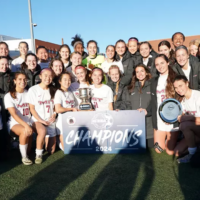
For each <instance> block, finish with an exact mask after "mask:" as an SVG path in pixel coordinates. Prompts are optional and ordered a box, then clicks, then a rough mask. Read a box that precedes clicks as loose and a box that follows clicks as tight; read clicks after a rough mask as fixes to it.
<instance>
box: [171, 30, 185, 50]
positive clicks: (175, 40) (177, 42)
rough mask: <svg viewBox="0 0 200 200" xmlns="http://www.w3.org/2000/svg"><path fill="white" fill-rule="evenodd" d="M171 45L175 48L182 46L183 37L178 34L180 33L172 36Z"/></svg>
mask: <svg viewBox="0 0 200 200" xmlns="http://www.w3.org/2000/svg"><path fill="white" fill-rule="evenodd" d="M172 43H173V45H174V47H175V48H176V47H179V46H181V45H183V43H184V38H183V35H182V34H180V33H177V34H176V35H175V36H174V38H173V41H172Z"/></svg>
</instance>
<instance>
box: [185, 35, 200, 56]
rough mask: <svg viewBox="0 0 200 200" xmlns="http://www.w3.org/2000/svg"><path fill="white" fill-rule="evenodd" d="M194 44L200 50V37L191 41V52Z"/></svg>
mask: <svg viewBox="0 0 200 200" xmlns="http://www.w3.org/2000/svg"><path fill="white" fill-rule="evenodd" d="M192 45H195V46H196V47H197V49H198V51H199V45H200V39H195V40H191V41H190V43H189V48H188V50H189V53H191V52H190V46H192ZM197 54H198V52H197Z"/></svg>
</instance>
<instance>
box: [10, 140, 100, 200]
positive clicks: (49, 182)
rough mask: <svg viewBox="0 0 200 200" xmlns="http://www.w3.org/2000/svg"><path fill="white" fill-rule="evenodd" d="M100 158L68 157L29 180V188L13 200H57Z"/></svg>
mask: <svg viewBox="0 0 200 200" xmlns="http://www.w3.org/2000/svg"><path fill="white" fill-rule="evenodd" d="M93 144H94V145H95V141H93ZM96 146H97V144H96ZM72 148H73V147H72ZM69 154H70V153H69ZM100 157H101V154H98V155H66V156H64V157H63V158H61V159H59V160H56V161H55V162H54V163H52V164H51V165H50V166H48V167H46V168H45V169H43V170H41V171H40V172H39V173H37V174H36V175H35V176H34V177H33V178H32V179H30V180H28V181H29V186H28V187H27V188H26V189H25V190H24V191H22V192H21V193H19V194H18V195H16V196H15V197H14V198H12V199H13V200H17V199H18V200H21V199H29V200H36V199H42V200H43V199H48V200H51V199H56V198H57V197H58V196H59V193H61V192H62V191H63V190H64V189H65V188H66V187H67V186H68V185H69V184H70V183H72V182H73V181H74V180H76V179H78V178H79V177H80V176H81V175H83V174H84V173H85V172H86V171H87V170H88V169H89V168H90V167H91V166H92V165H93V164H94V163H95V162H96V161H97V160H98V159H99V158H100ZM74 195H76V194H74Z"/></svg>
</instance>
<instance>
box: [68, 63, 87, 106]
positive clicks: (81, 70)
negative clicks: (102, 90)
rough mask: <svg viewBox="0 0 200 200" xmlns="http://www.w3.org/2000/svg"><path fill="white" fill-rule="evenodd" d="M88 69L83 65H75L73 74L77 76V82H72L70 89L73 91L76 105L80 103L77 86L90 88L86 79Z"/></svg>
mask: <svg viewBox="0 0 200 200" xmlns="http://www.w3.org/2000/svg"><path fill="white" fill-rule="evenodd" d="M87 72H88V70H87V69H86V68H85V67H83V66H82V65H78V66H76V67H75V75H76V77H77V80H78V81H77V82H73V83H72V84H71V85H70V88H69V89H70V91H72V92H73V94H74V97H75V101H76V105H77V106H79V104H80V103H81V99H80V98H79V88H90V84H89V81H88V77H87V75H88V73H87Z"/></svg>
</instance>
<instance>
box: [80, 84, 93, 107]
mask: <svg viewBox="0 0 200 200" xmlns="http://www.w3.org/2000/svg"><path fill="white" fill-rule="evenodd" d="M79 98H80V99H81V100H82V102H81V103H80V105H79V110H92V104H91V103H90V101H89V99H90V98H91V89H90V88H79Z"/></svg>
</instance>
